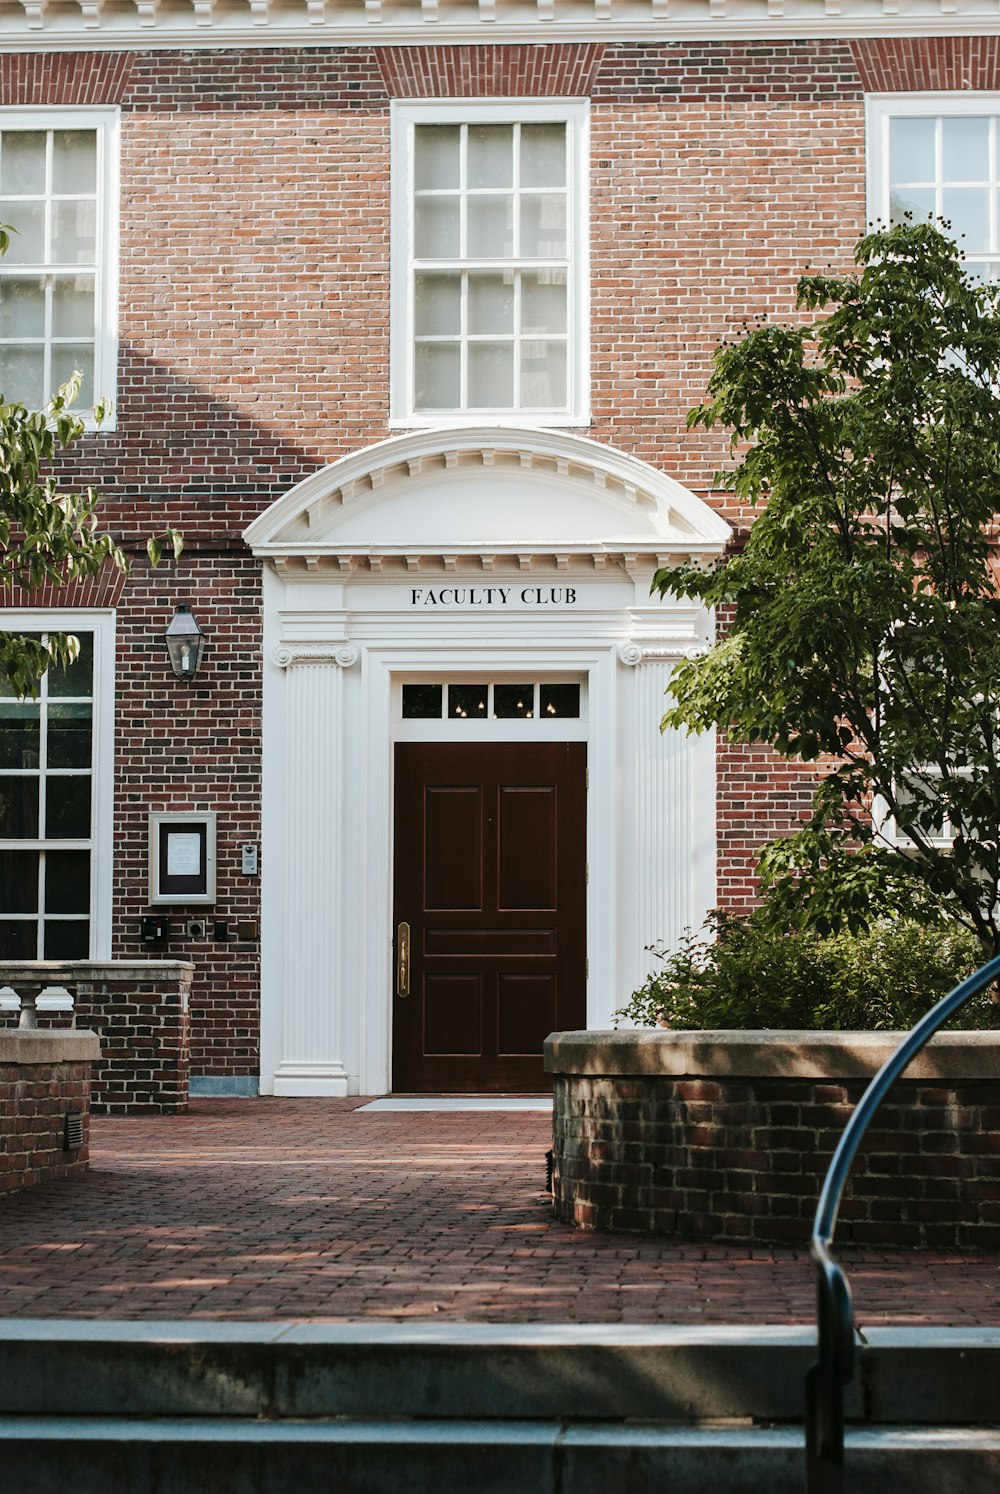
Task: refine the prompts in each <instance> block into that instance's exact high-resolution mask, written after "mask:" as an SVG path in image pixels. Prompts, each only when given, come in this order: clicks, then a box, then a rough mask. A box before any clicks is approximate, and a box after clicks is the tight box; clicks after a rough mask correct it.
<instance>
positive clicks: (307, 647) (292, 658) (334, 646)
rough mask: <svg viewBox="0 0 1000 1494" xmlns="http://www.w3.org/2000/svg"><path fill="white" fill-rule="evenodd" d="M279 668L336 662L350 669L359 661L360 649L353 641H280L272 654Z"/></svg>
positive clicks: (339, 667)
mask: <svg viewBox="0 0 1000 1494" xmlns="http://www.w3.org/2000/svg"><path fill="white" fill-rule="evenodd" d="M271 658H272V659H273V661H274V663H275V664H277V666H278V668H279V669H289V668H291V666H292V665H293V664H335V665H336V666H337V668H338V669H350V667H351V665H352V664H356V663H357V661H358V650H357V648H356V646H355V645H354V644H353V643H344V642H342V641H341V642H340V643H279V645H278V647H277V648H276V649H275V650H274V652H273V653H272V654H271Z"/></svg>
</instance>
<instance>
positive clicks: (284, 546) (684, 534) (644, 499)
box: [244, 426, 730, 570]
mask: <svg viewBox="0 0 1000 1494" xmlns="http://www.w3.org/2000/svg"><path fill="white" fill-rule="evenodd" d="M729 535H730V530H729V526H728V524H726V522H725V520H723V519H722V518H720V517H719V515H718V514H716V513H715V512H714V511H713V510H712V509H710V508H709V507H708V505H707V504H705V503H704V502H703V501H702V500H701V499H700V498H698V497H696V496H695V494H693V493H691V492H690V491H689V490H688V489H687V488H684V487H682V486H681V484H680V483H678V482H675V481H674V480H673V479H672V478H670V477H667V476H666V475H665V474H664V473H662V472H658V471H657V470H656V469H655V468H653V467H650V466H649V465H647V464H646V463H645V462H641V461H638V460H637V459H636V458H634V457H630V456H626V455H624V454H622V453H621V452H617V451H615V450H614V449H612V448H610V447H607V446H602V445H601V444H600V443H599V442H597V441H591V440H588V439H586V438H585V437H582V436H574V435H567V434H565V433H564V432H552V431H537V430H518V429H509V428H503V429H499V428H497V427H492V426H490V427H481V428H472V429H469V428H463V429H461V430H432V431H418V432H413V433H410V434H407V435H403V436H395V437H392V438H391V439H389V440H387V441H380V442H379V443H377V444H376V445H374V446H369V447H366V448H365V449H364V450H362V451H358V452H354V453H352V454H351V455H350V456H347V457H342V458H341V459H340V460H339V461H337V462H334V463H332V464H331V465H330V466H329V467H324V468H322V469H321V470H320V471H319V472H314V473H313V474H312V475H311V476H309V477H307V478H306V479H305V480H304V481H303V482H300V483H298V484H296V486H295V487H294V488H292V489H290V491H289V492H288V493H286V494H285V495H284V497H282V498H280V499H279V500H278V501H277V502H276V503H274V504H272V505H271V507H270V508H269V509H267V510H266V511H265V512H264V513H263V514H261V516H260V517H259V518H258V519H255V520H254V522H253V523H252V524H251V525H250V526H249V528H248V529H247V530H246V531H245V535H244V538H245V539H246V541H247V544H248V545H249V546H250V547H251V549H252V550H253V551H254V553H255V554H256V555H260V556H262V557H265V558H269V559H271V560H272V561H273V562H274V563H275V564H276V565H278V567H279V568H280V569H285V568H287V566H288V565H289V564H291V565H293V566H296V565H301V566H304V567H307V568H308V569H316V568H318V567H319V566H320V565H324V564H327V565H328V564H331V563H332V564H337V563H338V562H339V564H340V565H341V566H342V567H346V566H350V565H352V564H353V563H354V562H360V563H363V562H364V561H366V560H367V561H368V563H369V564H370V565H371V566H372V568H373V569H381V568H382V567H383V565H385V564H392V563H393V562H395V563H396V564H398V565H401V566H402V565H406V566H408V568H409V569H411V570H412V569H414V568H416V567H417V566H419V564H420V562H421V559H422V558H424V557H439V558H441V559H442V560H443V561H444V563H445V564H446V566H449V568H450V567H451V566H454V565H455V564H457V563H458V561H459V560H460V559H468V560H471V561H477V562H479V563H480V564H486V565H491V564H492V563H493V561H494V559H495V558H496V557H499V556H505V555H506V556H525V555H530V556H539V555H551V556H554V557H556V558H557V559H558V558H559V557H594V558H595V559H597V558H598V557H600V560H599V561H598V563H603V561H604V560H605V559H607V558H621V559H622V560H633V561H634V560H636V559H637V558H638V557H640V556H642V557H652V558H653V559H654V561H655V562H657V563H660V562H662V561H663V560H664V558H665V557H670V558H671V559H672V560H673V559H680V558H684V557H688V556H694V555H704V556H708V555H717V554H720V553H721V552H722V551H723V550H724V548H725V546H726V543H727V541H728V539H729Z"/></svg>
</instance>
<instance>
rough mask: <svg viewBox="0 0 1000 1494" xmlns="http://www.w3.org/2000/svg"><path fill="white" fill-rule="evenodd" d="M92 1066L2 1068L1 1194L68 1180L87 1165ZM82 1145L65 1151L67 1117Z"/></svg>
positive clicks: (73, 1064) (0, 1069)
mask: <svg viewBox="0 0 1000 1494" xmlns="http://www.w3.org/2000/svg"><path fill="white" fill-rule="evenodd" d="M89 1108H90V1064H89V1063H42V1064H14V1063H2V1064H0V1193H15V1192H17V1191H18V1190H19V1189H21V1188H31V1187H34V1185H35V1184H36V1183H45V1182H50V1181H52V1180H54V1179H56V1178H66V1177H72V1176H74V1175H75V1174H77V1173H83V1172H86V1170H87V1168H88V1167H89V1165H90V1161H89V1159H90V1114H89ZM70 1114H73V1115H82V1117H83V1145H82V1146H79V1147H74V1148H73V1150H72V1151H67V1150H66V1149H65V1147H64V1136H65V1123H66V1116H67V1115H70Z"/></svg>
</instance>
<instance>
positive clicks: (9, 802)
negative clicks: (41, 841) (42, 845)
mask: <svg viewBox="0 0 1000 1494" xmlns="http://www.w3.org/2000/svg"><path fill="white" fill-rule="evenodd" d="M37 835H38V779H37V778H3V777H0V838H2V839H4V840H34V839H35V838H36V837H37Z"/></svg>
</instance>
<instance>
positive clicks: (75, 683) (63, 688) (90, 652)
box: [49, 633, 94, 696]
mask: <svg viewBox="0 0 1000 1494" xmlns="http://www.w3.org/2000/svg"><path fill="white" fill-rule="evenodd" d="M76 636H77V638H78V640H79V643H80V653H79V655H78V656H77V658H76V659H75V660H74V662H73V663H72V664H70V665H69V667H68V668H66V669H63V668H61V667H60V665H58V664H55V665H53V667H52V668H51V669H50V670H49V694H50V695H61V696H65V695H92V694H93V693H94V635H93V633H78V634H77V635H76Z"/></svg>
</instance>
